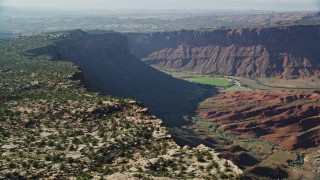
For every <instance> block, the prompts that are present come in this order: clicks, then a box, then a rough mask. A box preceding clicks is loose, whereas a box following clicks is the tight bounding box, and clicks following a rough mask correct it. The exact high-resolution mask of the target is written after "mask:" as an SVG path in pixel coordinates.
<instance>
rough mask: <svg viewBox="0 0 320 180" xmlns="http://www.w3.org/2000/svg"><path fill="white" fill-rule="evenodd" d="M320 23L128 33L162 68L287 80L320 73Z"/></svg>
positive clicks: (136, 48) (136, 49)
mask: <svg viewBox="0 0 320 180" xmlns="http://www.w3.org/2000/svg"><path fill="white" fill-rule="evenodd" d="M319 32H320V26H291V27H284V28H262V29H258V28H253V29H224V30H212V31H193V30H181V31H175V32H159V33H149V34H128V37H129V42H130V48H131V51H132V53H133V54H134V55H136V56H137V57H139V58H140V59H143V61H144V62H145V63H147V64H149V65H152V66H154V67H157V68H162V69H177V70H186V71H195V72H199V73H203V74H220V75H233V76H242V77H279V78H285V79H293V78H304V77H320V60H319V59H320V51H319V47H320V33H319Z"/></svg>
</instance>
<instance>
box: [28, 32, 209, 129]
mask: <svg viewBox="0 0 320 180" xmlns="http://www.w3.org/2000/svg"><path fill="white" fill-rule="evenodd" d="M34 52H35V53H36V54H48V55H50V56H52V57H53V59H54V60H64V61H71V62H73V63H75V64H76V65H77V66H79V67H80V69H81V71H82V72H83V74H84V81H85V83H86V84H87V85H88V87H89V88H90V89H91V90H93V91H95V92H100V93H102V94H104V95H113V96H119V97H130V98H134V99H138V100H140V101H142V102H143V103H144V105H145V106H147V107H148V108H150V111H151V113H152V114H155V115H157V116H159V117H162V116H165V115H166V114H177V113H181V112H186V113H188V112H193V110H194V108H195V107H194V106H193V102H194V101H197V100H198V99H199V100H200V98H201V97H202V96H203V94H204V92H203V90H201V89H200V88H198V87H197V86H195V85H194V84H192V83H188V82H186V81H183V80H179V79H175V78H173V77H171V76H168V75H166V74H165V73H162V72H160V71H157V70H156V69H154V68H152V67H150V66H148V65H146V64H144V63H143V62H141V61H140V60H139V59H138V58H136V57H135V56H133V55H132V54H131V53H130V49H129V45H128V40H127V37H126V36H123V35H120V34H118V33H107V34H87V33H84V32H82V31H75V32H73V33H71V34H70V36H69V37H66V39H63V40H61V41H58V42H56V43H55V44H54V45H50V46H48V47H45V48H42V49H38V50H35V51H34ZM166 120H167V119H166V118H164V122H165V123H166V124H167V125H168V124H173V123H178V124H179V123H181V122H179V120H177V119H174V120H175V121H170V120H167V121H166Z"/></svg>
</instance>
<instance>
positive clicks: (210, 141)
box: [166, 71, 320, 179]
mask: <svg viewBox="0 0 320 180" xmlns="http://www.w3.org/2000/svg"><path fill="white" fill-rule="evenodd" d="M166 72H167V73H168V74H170V75H172V76H175V77H177V78H182V79H185V80H188V81H193V82H195V83H197V84H198V85H199V86H200V87H202V88H205V89H207V91H208V92H209V91H210V87H211V86H215V87H216V88H219V89H220V91H219V93H218V94H217V93H215V94H212V95H211V96H210V95H209V96H208V98H207V99H205V100H204V101H202V102H201V103H200V104H199V105H198V108H197V111H196V113H195V114H192V115H189V116H185V117H184V118H185V119H186V120H187V121H189V122H190V124H188V125H185V126H183V127H181V128H173V129H170V131H171V133H172V134H173V135H174V136H176V139H175V140H176V141H177V142H178V143H181V144H185V143H190V144H193V145H197V143H199V142H201V143H203V144H206V145H207V146H210V147H212V148H214V149H215V150H217V151H218V152H219V153H220V157H223V158H227V159H229V160H231V161H233V162H234V163H235V164H237V165H238V166H239V167H241V168H243V169H244V172H245V174H247V178H252V179H255V178H257V177H259V178H261V177H268V178H288V179H299V178H300V179H301V178H302V179H319V173H320V169H319V168H318V167H319V165H320V158H319V157H320V156H319V155H320V148H319V143H320V141H319V139H320V131H319V128H320V101H319V100H320V95H319V94H318V93H316V92H317V91H315V89H316V87H317V86H316V83H314V84H312V83H310V84H312V85H313V86H301V87H304V89H299V86H296V87H293V84H295V85H298V84H302V83H303V84H308V83H309V82H310V79H309V80H304V81H302V80H292V81H287V82H286V81H284V80H279V83H278V84H277V83H275V79H265V80H264V81H263V82H273V85H274V86H275V87H274V88H272V87H268V88H266V87H267V86H265V85H264V84H260V86H259V84H258V83H257V81H254V80H252V79H248V78H237V77H223V76H220V77H217V76H203V75H199V74H195V73H190V72H175V71H166ZM267 80H268V81H267ZM247 82H251V84H250V83H247ZM283 83H287V84H291V86H283ZM276 86H277V87H276ZM259 87H260V88H261V89H259ZM290 88H292V89H290ZM295 88H297V89H295ZM313 91H314V92H313ZM199 139H201V140H199Z"/></svg>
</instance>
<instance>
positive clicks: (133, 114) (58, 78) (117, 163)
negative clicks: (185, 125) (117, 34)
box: [0, 32, 238, 179]
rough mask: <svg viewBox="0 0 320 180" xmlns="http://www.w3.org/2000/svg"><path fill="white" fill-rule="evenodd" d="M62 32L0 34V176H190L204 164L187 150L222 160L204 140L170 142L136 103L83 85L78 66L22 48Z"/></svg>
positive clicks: (197, 173) (206, 160)
mask: <svg viewBox="0 0 320 180" xmlns="http://www.w3.org/2000/svg"><path fill="white" fill-rule="evenodd" d="M67 36H68V33H63V32H59V33H50V34H43V35H39V36H34V37H21V38H17V39H10V40H5V41H1V42H0V52H1V56H0V101H1V103H0V122H1V127H0V165H1V167H0V168H1V169H0V179H2V178H8V179H19V178H26V179H37V178H40V177H41V178H57V179H61V178H62V179H64V178H77V179H92V178H93V177H103V176H109V175H113V174H115V173H122V174H128V175H130V176H132V177H139V178H150V177H152V176H161V177H163V176H166V177H178V176H180V177H183V178H190V177H194V176H199V177H200V176H201V175H202V174H203V173H204V172H205V168H204V167H206V164H204V165H196V164H193V163H194V162H195V161H194V160H195V159H196V157H194V156H193V154H194V153H195V152H199V153H200V154H202V157H201V159H200V160H201V163H209V161H210V160H209V157H210V159H212V158H215V159H216V160H217V161H219V162H220V161H221V162H222V161H223V160H222V159H220V158H218V157H217V155H216V154H214V153H213V151H212V150H210V149H206V152H205V153H204V152H202V150H201V149H203V148H204V147H202V148H200V149H199V148H198V149H181V148H180V147H178V146H177V144H175V143H174V142H173V141H172V139H171V138H170V137H171V136H170V135H169V134H168V132H167V130H166V128H164V127H162V121H161V120H158V119H155V118H154V117H153V116H150V115H147V114H142V113H139V112H138V111H137V110H138V109H141V107H140V105H139V103H137V102H135V101H132V100H129V99H123V98H116V97H108V96H101V95H98V94H95V93H90V92H88V91H87V90H86V89H85V88H84V87H83V86H82V85H81V83H80V81H79V80H71V79H73V77H74V75H75V74H77V73H79V70H78V68H77V67H75V66H74V65H73V64H71V63H67V62H54V61H49V60H50V57H47V56H37V57H33V56H30V55H26V53H27V51H28V50H30V49H34V48H38V47H42V46H45V45H47V44H50V42H52V41H54V40H55V39H57V38H66V37H67ZM129 101H131V103H129ZM132 102H133V103H132ZM208 153H209V154H210V155H208ZM187 156H191V159H189V160H187V158H186V157H187ZM191 166H192V167H193V168H194V170H192V172H187V171H189V169H190V167H191ZM135 167H138V168H135ZM234 169H237V167H236V166H234ZM212 173H214V171H212ZM191 174H192V176H191ZM237 174H238V172H237V173H236V172H235V171H233V170H232V171H230V172H228V175H232V176H236V175H237ZM189 175H190V176H189Z"/></svg>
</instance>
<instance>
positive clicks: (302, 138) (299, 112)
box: [198, 90, 320, 151]
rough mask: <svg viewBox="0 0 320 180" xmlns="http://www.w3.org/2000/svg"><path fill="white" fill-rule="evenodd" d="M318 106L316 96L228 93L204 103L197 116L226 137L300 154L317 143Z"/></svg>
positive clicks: (319, 137)
mask: <svg viewBox="0 0 320 180" xmlns="http://www.w3.org/2000/svg"><path fill="white" fill-rule="evenodd" d="M319 102H320V95H319V94H316V93H306V92H292V91H280V90H270V91H236V92H232V91H230V92H223V93H221V94H219V95H218V96H215V97H212V98H209V99H207V100H205V101H203V102H202V103H201V104H200V105H199V108H198V112H199V114H200V115H201V116H203V117H204V118H206V119H208V120H209V121H212V122H215V123H218V124H219V125H221V126H220V127H221V128H222V129H223V130H224V131H225V132H226V133H229V134H235V135H239V136H241V137H244V138H262V139H265V140H267V141H269V142H272V143H275V144H278V145H280V146H281V147H283V148H284V149H287V150H301V151H303V150H306V149H309V148H314V147H318V146H319V143H320V103H319Z"/></svg>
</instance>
